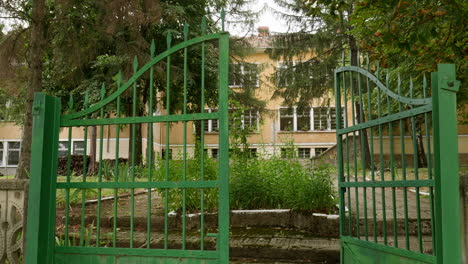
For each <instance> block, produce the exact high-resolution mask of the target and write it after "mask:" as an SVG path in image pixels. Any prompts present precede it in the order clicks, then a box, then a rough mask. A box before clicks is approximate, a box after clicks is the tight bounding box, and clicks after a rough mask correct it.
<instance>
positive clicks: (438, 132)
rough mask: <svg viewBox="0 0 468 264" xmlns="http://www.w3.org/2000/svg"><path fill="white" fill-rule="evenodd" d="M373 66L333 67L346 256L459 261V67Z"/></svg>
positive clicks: (347, 260) (350, 260)
mask: <svg viewBox="0 0 468 264" xmlns="http://www.w3.org/2000/svg"><path fill="white" fill-rule="evenodd" d="M358 58H360V57H359V55H358ZM359 60H360V59H358V61H359ZM372 68H373V69H374V72H373V73H372V72H371V65H370V64H369V59H368V57H367V59H366V68H365V69H364V68H362V67H360V65H359V62H358V66H346V65H345V60H344V58H343V67H340V68H338V69H337V70H336V71H335V91H336V107H337V119H336V120H337V121H336V122H337V127H338V129H337V144H338V148H337V149H338V153H337V160H338V168H339V171H338V182H339V183H338V184H339V198H340V203H339V207H340V234H341V263H461V245H460V243H461V242H460V241H461V232H460V211H459V189H458V188H459V185H458V181H459V176H458V145H457V144H458V143H457V137H458V135H457V111H456V92H457V91H458V88H459V82H458V81H456V79H455V67H454V65H451V64H440V65H438V71H437V72H434V73H432V75H431V88H432V89H429V87H428V85H427V82H426V78H425V76H420V77H419V78H411V77H410V76H408V77H410V78H408V79H409V80H407V81H405V80H403V78H401V77H400V75H391V74H389V71H387V70H381V69H380V68H379V66H378V64H377V65H374V66H373V67H372ZM381 80H384V81H381ZM416 95H417V96H419V98H417V96H416ZM430 95H432V98H431V97H428V96H430ZM340 116H342V118H339V117H340ZM367 146H368V150H369V151H366V148H367ZM366 153H368V154H366Z"/></svg>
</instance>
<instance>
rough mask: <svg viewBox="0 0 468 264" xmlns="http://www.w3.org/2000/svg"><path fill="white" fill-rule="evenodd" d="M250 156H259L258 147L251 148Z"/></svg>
mask: <svg viewBox="0 0 468 264" xmlns="http://www.w3.org/2000/svg"><path fill="white" fill-rule="evenodd" d="M249 156H250V157H251V158H256V157H257V149H256V148H249Z"/></svg>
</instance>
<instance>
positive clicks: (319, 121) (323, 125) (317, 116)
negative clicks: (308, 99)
mask: <svg viewBox="0 0 468 264" xmlns="http://www.w3.org/2000/svg"><path fill="white" fill-rule="evenodd" d="M327 120H328V108H327V107H316V108H314V130H327V129H328V124H327Z"/></svg>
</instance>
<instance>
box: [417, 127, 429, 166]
mask: <svg viewBox="0 0 468 264" xmlns="http://www.w3.org/2000/svg"><path fill="white" fill-rule="evenodd" d="M415 122H416V127H417V136H416V147H417V151H418V167H419V168H426V167H427V157H426V151H425V150H424V139H423V132H422V122H421V121H418V120H416V121H415Z"/></svg>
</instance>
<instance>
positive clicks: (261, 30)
mask: <svg viewBox="0 0 468 264" xmlns="http://www.w3.org/2000/svg"><path fill="white" fill-rule="evenodd" d="M258 36H259V37H263V38H266V37H269V36H270V28H269V27H267V26H261V27H258Z"/></svg>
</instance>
